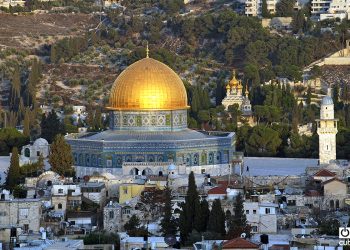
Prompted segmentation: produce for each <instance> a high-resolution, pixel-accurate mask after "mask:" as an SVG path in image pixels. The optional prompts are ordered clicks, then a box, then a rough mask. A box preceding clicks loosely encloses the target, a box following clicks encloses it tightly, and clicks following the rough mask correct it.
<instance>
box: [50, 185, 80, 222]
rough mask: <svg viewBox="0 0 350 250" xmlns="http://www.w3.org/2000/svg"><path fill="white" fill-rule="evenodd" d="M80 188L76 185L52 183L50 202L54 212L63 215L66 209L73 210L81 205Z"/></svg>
mask: <svg viewBox="0 0 350 250" xmlns="http://www.w3.org/2000/svg"><path fill="white" fill-rule="evenodd" d="M81 194H82V193H81V190H80V187H79V186H78V185H53V186H52V189H51V204H52V206H53V207H54V210H55V212H56V214H61V216H62V217H64V216H65V214H66V210H67V209H69V210H74V209H76V208H78V207H79V206H80V205H81Z"/></svg>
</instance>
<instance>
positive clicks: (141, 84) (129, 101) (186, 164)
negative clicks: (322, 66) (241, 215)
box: [66, 57, 235, 176]
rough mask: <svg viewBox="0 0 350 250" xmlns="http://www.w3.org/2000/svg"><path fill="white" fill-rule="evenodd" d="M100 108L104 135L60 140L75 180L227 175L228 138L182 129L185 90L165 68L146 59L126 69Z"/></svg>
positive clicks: (230, 137)
mask: <svg viewBox="0 0 350 250" xmlns="http://www.w3.org/2000/svg"><path fill="white" fill-rule="evenodd" d="M106 108H107V109H108V110H109V112H110V126H109V129H108V130H106V131H103V132H100V133H87V134H84V135H80V136H77V135H70V136H67V137H66V139H67V142H68V143H69V144H70V145H71V147H72V152H73V156H74V166H75V168H76V172H77V176H84V175H91V174H93V173H94V172H99V173H104V172H108V173H112V174H115V175H121V174H124V175H125V174H134V175H140V174H157V175H158V174H163V173H164V174H166V172H167V169H168V166H169V165H170V164H171V163H173V164H175V165H176V166H178V167H179V166H181V168H182V171H183V172H185V173H189V172H190V171H194V172H196V173H209V174H224V172H225V171H228V164H229V162H231V160H232V157H233V153H234V151H235V136H234V133H229V132H205V131H195V130H191V129H188V127H187V110H188V108H189V106H188V101H187V93H186V89H185V86H184V84H183V82H182V81H181V79H180V77H179V76H178V75H177V74H176V73H175V72H174V71H173V70H172V69H171V68H169V67H168V66H167V65H165V64H163V63H161V62H159V61H157V60H155V59H152V58H149V57H146V58H144V59H141V60H139V61H137V62H135V63H133V64H132V65H130V66H129V67H127V68H126V69H125V70H124V71H123V72H122V73H121V74H120V75H119V76H118V78H117V79H116V80H115V82H114V84H113V86H112V89H111V93H110V98H109V104H108V107H106ZM180 172H181V171H180Z"/></svg>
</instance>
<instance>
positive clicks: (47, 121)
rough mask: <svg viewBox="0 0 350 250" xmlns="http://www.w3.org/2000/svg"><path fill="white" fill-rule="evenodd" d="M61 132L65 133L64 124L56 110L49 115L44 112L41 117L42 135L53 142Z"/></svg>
mask: <svg viewBox="0 0 350 250" xmlns="http://www.w3.org/2000/svg"><path fill="white" fill-rule="evenodd" d="M61 133H63V126H62V125H61V123H60V120H59V118H58V116H57V114H56V111H54V110H52V111H51V112H50V113H49V114H48V116H47V117H46V116H45V114H43V116H42V118H41V137H42V138H45V139H46V140H47V141H48V142H49V143H50V144H51V143H52V141H53V139H54V138H55V136H56V135H58V134H61Z"/></svg>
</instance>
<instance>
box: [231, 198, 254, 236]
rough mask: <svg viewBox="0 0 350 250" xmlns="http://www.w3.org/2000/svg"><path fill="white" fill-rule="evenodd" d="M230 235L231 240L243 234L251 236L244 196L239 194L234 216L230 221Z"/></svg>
mask: <svg viewBox="0 0 350 250" xmlns="http://www.w3.org/2000/svg"><path fill="white" fill-rule="evenodd" d="M228 224H229V232H228V235H229V236H230V237H231V238H235V237H239V236H240V235H241V234H242V233H243V232H245V233H247V234H249V232H250V226H249V225H248V224H247V217H246V215H245V211H244V205H243V196H242V194H241V193H239V194H238V195H237V197H236V202H235V209H234V215H233V216H231V220H230V221H229V223H228Z"/></svg>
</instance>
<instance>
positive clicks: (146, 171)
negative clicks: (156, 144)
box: [142, 168, 153, 175]
mask: <svg viewBox="0 0 350 250" xmlns="http://www.w3.org/2000/svg"><path fill="white" fill-rule="evenodd" d="M152 174H153V172H152V170H151V169H150V168H145V169H144V170H142V175H152Z"/></svg>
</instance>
